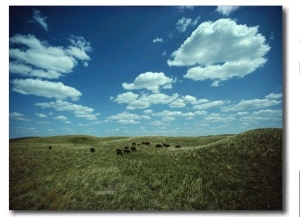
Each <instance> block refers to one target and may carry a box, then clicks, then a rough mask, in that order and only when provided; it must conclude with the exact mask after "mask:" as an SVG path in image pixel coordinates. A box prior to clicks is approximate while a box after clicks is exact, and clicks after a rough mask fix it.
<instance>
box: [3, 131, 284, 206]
mask: <svg viewBox="0 0 300 217" xmlns="http://www.w3.org/2000/svg"><path fill="white" fill-rule="evenodd" d="M143 141H149V142H150V144H151V145H150V146H145V145H138V144H139V143H142V142H143ZM132 142H135V143H136V144H137V145H136V148H137V151H136V152H131V153H130V154H123V156H117V155H116V151H115V150H116V149H117V148H122V149H123V148H124V146H131V144H132ZM157 143H168V144H170V145H171V147H169V148H165V147H163V148H155V144H157ZM50 145H51V146H52V149H51V150H49V149H48V146H50ZM175 145H180V146H181V147H182V148H180V149H178V148H175V147H174V146H175ZM91 147H93V148H95V149H96V152H95V153H90V148H91ZM282 147H283V144H282V129H256V130H250V131H247V132H245V133H241V134H238V135H220V136H204V137H155V136H152V137H151V136H149V137H146V136H144V137H106V138H97V137H91V136H85V135H76V136H57V137H43V138H39V137H36V138H24V139H16V140H11V141H10V151H9V154H10V156H9V173H10V174H9V197H10V198H9V203H10V209H11V210H282V191H283V190H282V188H283V186H282Z"/></svg>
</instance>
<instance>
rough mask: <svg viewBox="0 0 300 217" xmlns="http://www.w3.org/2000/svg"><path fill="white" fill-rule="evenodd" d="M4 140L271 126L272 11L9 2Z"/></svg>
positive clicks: (277, 98) (277, 105)
mask: <svg viewBox="0 0 300 217" xmlns="http://www.w3.org/2000/svg"><path fill="white" fill-rule="evenodd" d="M9 13H10V15H9V136H10V138H17V137H23V136H52V135H66V134H87V135H93V136H119V135H121V136H128V135H130V136H139V135H165V136H201V135H215V134H226V133H240V132H243V131H246V130H249V129H254V128H262V127H282V101H283V99H282V89H283V86H282V83H283V81H282V79H283V77H282V75H283V72H282V71H283V65H282V59H283V58H282V7H280V6H257V7H252V6H251V7H245V6H243V7H225V6H222V7H221V6H220V7H218V6H203V7H201V6H195V7H183V6H180V7H175V6H159V7H154V6H141V7H130V6H126V7H125V6H121V7H109V6H77V7H74V6H65V7H63V6H40V7H33V6H21V7H18V6H10V9H9Z"/></svg>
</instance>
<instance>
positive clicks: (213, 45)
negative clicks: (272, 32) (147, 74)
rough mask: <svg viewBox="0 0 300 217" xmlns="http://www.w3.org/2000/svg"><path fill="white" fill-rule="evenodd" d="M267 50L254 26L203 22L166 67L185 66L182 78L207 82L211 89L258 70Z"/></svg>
mask: <svg viewBox="0 0 300 217" xmlns="http://www.w3.org/2000/svg"><path fill="white" fill-rule="evenodd" d="M270 49H271V48H270V47H269V45H268V44H266V38H265V37H264V36H263V35H261V34H260V33H258V26H254V27H248V26H246V25H241V24H237V23H236V21H234V20H231V19H219V20H217V21H215V22H210V21H209V22H203V23H201V24H200V25H199V26H198V28H197V29H196V30H195V31H194V32H193V33H192V34H191V36H190V37H188V38H187V39H186V40H185V42H184V43H183V44H182V45H181V46H180V48H178V49H177V50H176V51H174V52H173V53H172V55H171V59H169V60H168V65H169V66H189V67H190V68H189V69H188V71H187V73H186V75H184V77H185V78H189V79H192V80H195V81H198V80H207V79H210V80H212V81H213V84H212V86H218V85H219V82H220V81H225V80H228V79H230V78H233V77H244V76H246V75H248V74H250V73H253V72H254V71H255V70H256V69H257V68H259V67H262V66H263V65H264V64H265V63H266V61H267V59H266V58H265V57H264V56H265V55H266V54H267V53H268V51H269V50H270Z"/></svg>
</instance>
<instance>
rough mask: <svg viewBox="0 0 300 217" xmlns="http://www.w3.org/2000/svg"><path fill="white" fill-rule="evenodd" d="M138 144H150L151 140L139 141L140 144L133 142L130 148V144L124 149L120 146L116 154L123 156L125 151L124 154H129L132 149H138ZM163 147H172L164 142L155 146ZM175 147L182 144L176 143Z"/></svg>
mask: <svg viewBox="0 0 300 217" xmlns="http://www.w3.org/2000/svg"><path fill="white" fill-rule="evenodd" d="M136 145H137V146H140V145H146V146H150V142H142V143H141V144H140V143H139V144H136V143H135V142H133V143H132V144H131V147H130V148H129V146H125V147H124V149H123V150H122V149H120V148H118V149H116V154H117V156H118V155H120V156H123V153H124V154H129V153H130V152H131V151H136V150H137V149H136ZM163 147H165V148H169V147H171V146H170V145H169V144H166V143H163V144H156V145H155V148H163ZM174 147H175V148H181V146H180V145H175V146H174Z"/></svg>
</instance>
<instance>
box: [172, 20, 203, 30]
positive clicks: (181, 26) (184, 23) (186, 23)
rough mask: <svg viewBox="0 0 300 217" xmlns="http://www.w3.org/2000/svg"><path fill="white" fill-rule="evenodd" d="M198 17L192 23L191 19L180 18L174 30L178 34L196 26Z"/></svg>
mask: <svg viewBox="0 0 300 217" xmlns="http://www.w3.org/2000/svg"><path fill="white" fill-rule="evenodd" d="M199 19H200V17H197V18H196V19H195V20H194V21H193V20H192V19H191V18H185V17H182V18H180V19H179V20H178V21H177V23H176V29H177V30H178V31H179V32H185V31H186V30H187V28H188V27H190V26H196V25H197V24H198V21H199Z"/></svg>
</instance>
